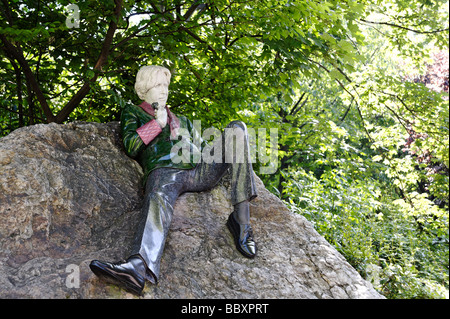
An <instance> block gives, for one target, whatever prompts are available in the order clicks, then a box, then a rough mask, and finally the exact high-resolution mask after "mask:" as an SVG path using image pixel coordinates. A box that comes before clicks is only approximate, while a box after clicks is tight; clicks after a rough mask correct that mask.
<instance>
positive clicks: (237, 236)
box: [227, 213, 256, 258]
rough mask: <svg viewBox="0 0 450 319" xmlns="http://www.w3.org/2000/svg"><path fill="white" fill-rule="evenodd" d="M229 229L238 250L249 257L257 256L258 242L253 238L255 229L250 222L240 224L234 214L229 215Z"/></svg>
mask: <svg viewBox="0 0 450 319" xmlns="http://www.w3.org/2000/svg"><path fill="white" fill-rule="evenodd" d="M227 226H228V229H229V230H230V232H231V234H232V235H233V237H234V243H235V245H236V248H237V250H238V251H239V252H240V253H241V254H242V255H244V256H245V257H247V258H254V257H255V256H256V243H255V241H254V240H253V230H252V227H251V226H250V224H239V223H238V222H237V221H236V219H235V218H234V216H233V213H231V215H230V216H229V217H228V221H227Z"/></svg>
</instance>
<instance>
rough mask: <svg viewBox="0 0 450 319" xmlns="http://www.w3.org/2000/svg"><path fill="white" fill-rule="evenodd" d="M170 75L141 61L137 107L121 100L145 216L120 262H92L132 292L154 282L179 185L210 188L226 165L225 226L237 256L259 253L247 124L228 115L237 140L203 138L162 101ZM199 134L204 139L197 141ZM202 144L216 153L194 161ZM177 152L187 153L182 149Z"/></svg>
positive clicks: (193, 189) (95, 268)
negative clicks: (140, 172) (227, 212)
mask: <svg viewBox="0 0 450 319" xmlns="http://www.w3.org/2000/svg"><path fill="white" fill-rule="evenodd" d="M170 78H171V73H170V71H169V70H168V69H166V68H164V67H161V66H153V65H152V66H144V67H142V68H141V69H140V70H139V72H138V74H137V76H136V84H135V90H136V93H137V94H138V96H139V98H140V99H141V100H143V102H142V103H141V104H140V105H139V106H136V105H133V104H128V105H126V107H125V108H124V109H123V112H122V115H121V133H122V139H123V144H124V147H125V151H126V153H127V154H128V155H129V156H130V157H132V158H134V159H136V160H137V161H138V162H139V163H140V164H141V166H142V168H143V171H144V177H145V179H144V181H146V182H145V200H144V204H143V207H142V213H141V216H142V221H141V222H140V223H139V228H138V229H137V231H136V235H135V242H134V248H132V250H131V251H130V253H129V257H128V258H127V259H126V260H125V261H122V262H104V261H99V260H93V261H92V262H91V263H90V268H91V270H92V271H93V272H94V273H95V274H96V275H97V276H98V277H99V278H101V279H104V280H106V281H108V282H112V283H114V284H117V285H120V286H122V287H124V288H126V289H127V290H129V291H131V292H133V293H135V294H137V295H142V291H143V289H144V285H145V281H146V280H148V281H150V282H151V283H153V284H157V282H158V279H159V274H160V262H161V257H162V254H163V249H164V243H165V240H166V237H167V234H168V231H169V226H170V223H171V220H172V215H173V207H174V205H175V202H176V200H177V198H178V197H179V196H180V195H181V194H183V193H184V192H200V191H205V190H209V189H211V188H213V187H214V186H215V185H216V184H217V183H218V182H219V180H220V179H221V178H222V176H224V175H225V173H227V172H228V171H230V174H231V201H232V204H233V206H234V210H233V212H232V213H231V214H230V216H229V217H228V221H227V227H228V229H229V230H230V232H231V234H232V235H233V238H234V242H235V246H236V248H237V250H238V251H239V252H240V253H241V254H242V255H244V256H245V257H247V258H254V257H255V255H256V252H257V248H256V244H255V241H254V239H253V230H252V227H251V226H250V211H249V201H251V200H252V199H254V198H255V197H256V196H257V194H256V187H255V182H254V177H253V168H252V163H251V161H250V154H249V153H250V151H249V142H248V132H247V128H246V125H245V124H244V123H243V122H241V121H233V122H231V123H230V124H229V125H228V126H227V128H226V129H225V130H227V129H229V130H232V131H233V135H234V136H235V137H236V139H235V142H236V143H234V140H233V139H229V138H227V136H229V135H228V134H222V135H221V138H218V139H217V140H214V141H213V142H214V143H213V145H212V146H210V145H208V143H206V142H205V141H202V140H201V138H200V132H198V131H197V130H196V129H195V126H193V125H192V123H191V122H190V121H189V120H188V119H187V118H186V117H185V116H182V115H175V114H174V113H172V112H171V111H170V109H169V107H168V106H167V105H166V102H167V98H168V93H169V83H170ZM230 135H231V134H230ZM198 140H200V141H201V142H200V143H194V141H198ZM205 149H207V150H208V152H216V153H215V155H219V156H215V157H214V160H213V161H211V160H208V161H205V160H201V159H200V160H199V159H198V156H197V157H196V156H195V154H199V153H200V152H202V151H205ZM186 150H187V152H185V151H186ZM230 150H232V152H230ZM180 151H181V153H182V154H184V155H182V156H180V155H179V153H180ZM183 152H184V153H183ZM186 154H187V156H186ZM230 154H231V156H230ZM174 159H176V160H174ZM180 249H182V247H180Z"/></svg>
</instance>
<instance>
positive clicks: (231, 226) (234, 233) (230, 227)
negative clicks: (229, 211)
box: [227, 216, 256, 259]
mask: <svg viewBox="0 0 450 319" xmlns="http://www.w3.org/2000/svg"><path fill="white" fill-rule="evenodd" d="M230 218H231V216H230V217H229V218H228V220H227V227H228V230H229V231H230V233H231V235H232V236H233V240H234V245H235V246H236V249H237V250H238V251H239V252H240V253H241V254H242V255H243V256H244V257H247V258H249V259H253V258H255V256H256V253H255V254H254V255H249V254H247V253H246V252H245V251H244V250H242V248H241V246H240V245H239V234H237V233H236V231H235V230H234V228H233V225H232V224H231V223H232V222H231V220H230Z"/></svg>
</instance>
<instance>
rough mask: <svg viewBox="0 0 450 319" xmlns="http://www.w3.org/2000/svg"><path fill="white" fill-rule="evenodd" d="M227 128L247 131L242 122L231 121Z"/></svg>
mask: <svg viewBox="0 0 450 319" xmlns="http://www.w3.org/2000/svg"><path fill="white" fill-rule="evenodd" d="M227 128H239V129H242V130H243V131H244V132H246V131H247V125H245V123H244V122H242V121H232V122H230V124H228V125H227Z"/></svg>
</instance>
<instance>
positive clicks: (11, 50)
mask: <svg viewBox="0 0 450 319" xmlns="http://www.w3.org/2000/svg"><path fill="white" fill-rule="evenodd" d="M0 40H1V41H2V42H3V45H4V49H5V51H6V52H7V55H8V56H9V57H10V58H13V59H15V60H17V62H19V64H20V66H21V67H22V70H23V73H24V74H25V78H26V80H27V83H28V84H29V85H30V86H31V88H32V89H33V91H34V93H35V94H36V97H37V99H38V101H39V103H40V105H41V107H42V110H43V111H44V114H45V117H46V118H47V122H48V123H50V122H53V121H54V120H55V117H54V115H53V113H52V111H51V110H50V107H49V105H48V103H47V99H46V98H45V96H44V94H43V93H42V91H41V88H40V87H39V84H38V82H37V80H36V77H35V76H34V74H33V71H31V68H30V65H29V64H28V62H27V60H25V58H24V56H23V53H22V50H21V48H20V47H18V46H15V45H14V44H12V43H11V42H10V41H9V40H8V39H7V38H6V36H4V35H3V34H0Z"/></svg>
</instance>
